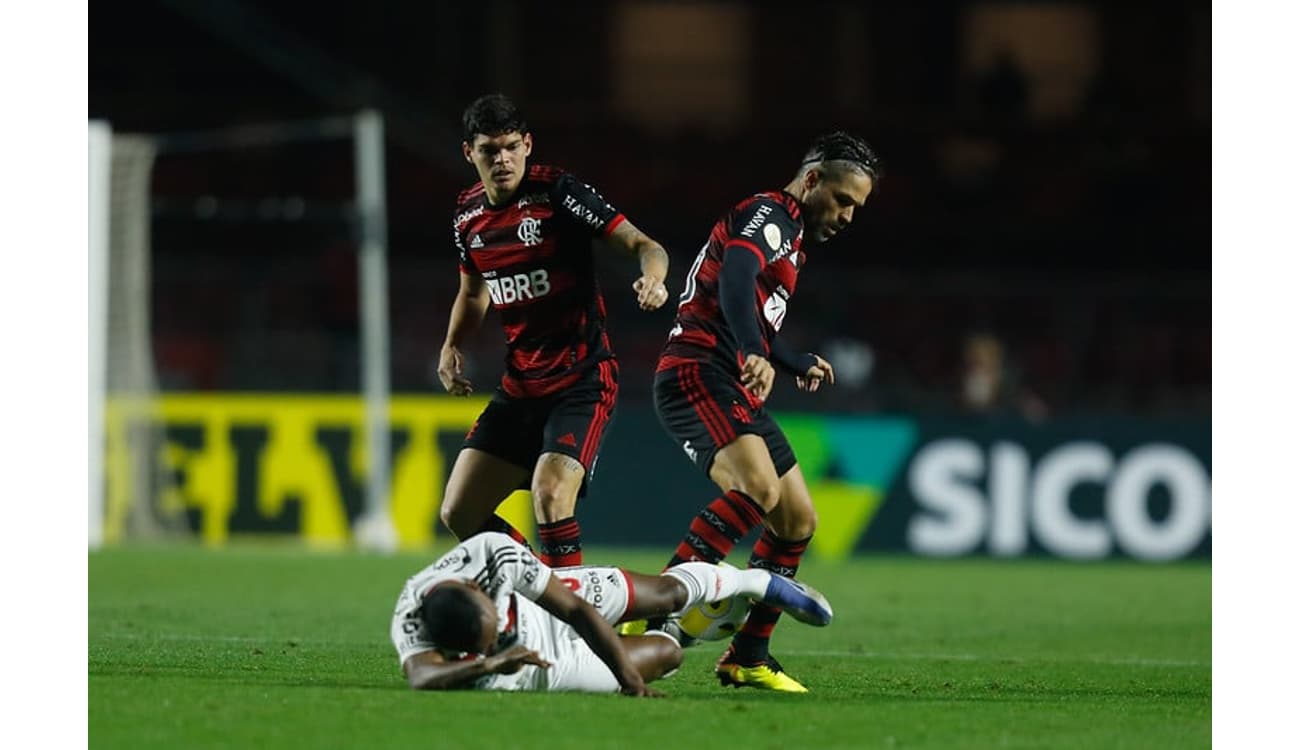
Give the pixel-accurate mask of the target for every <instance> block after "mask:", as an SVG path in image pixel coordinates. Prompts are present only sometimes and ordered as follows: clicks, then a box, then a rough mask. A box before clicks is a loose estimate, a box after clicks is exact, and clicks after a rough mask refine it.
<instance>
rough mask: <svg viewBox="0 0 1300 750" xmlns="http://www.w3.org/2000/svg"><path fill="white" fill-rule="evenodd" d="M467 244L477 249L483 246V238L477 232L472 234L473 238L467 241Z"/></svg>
mask: <svg viewBox="0 0 1300 750" xmlns="http://www.w3.org/2000/svg"><path fill="white" fill-rule="evenodd" d="M469 246H470V248H471V249H475V250H477V249H478V248H480V247H483V238H482V237H480V236H479V235H477V234H476V235H474V238H473V239H471V240H470V241H469Z"/></svg>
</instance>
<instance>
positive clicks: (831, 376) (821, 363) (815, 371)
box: [794, 354, 835, 393]
mask: <svg viewBox="0 0 1300 750" xmlns="http://www.w3.org/2000/svg"><path fill="white" fill-rule="evenodd" d="M813 357H815V358H816V359H817V364H815V365H813V366H812V367H809V368H808V372H806V373H804V375H803V377H801V378H795V379H794V382H795V385H797V386H799V390H801V391H807V392H809V393H816V392H817V389H818V388H821V387H822V381H825V382H827V383H830V384H831V385H835V370H833V369H832V368H831V363H830V362H827V361H826V360H824V359H822V358H821V356H819V355H817V354H814V355H813Z"/></svg>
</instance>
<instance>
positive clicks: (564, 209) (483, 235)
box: [451, 165, 623, 397]
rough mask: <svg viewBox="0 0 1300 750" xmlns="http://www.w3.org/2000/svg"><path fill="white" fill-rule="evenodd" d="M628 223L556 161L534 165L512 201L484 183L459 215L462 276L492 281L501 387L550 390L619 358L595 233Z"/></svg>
mask: <svg viewBox="0 0 1300 750" xmlns="http://www.w3.org/2000/svg"><path fill="white" fill-rule="evenodd" d="M622 221H623V214H621V213H619V211H618V210H617V209H615V208H614V207H613V206H611V205H610V204H609V203H608V202H606V201H605V199H604V198H602V197H601V195H600V194H599V193H597V192H596V190H595V189H593V188H592V187H591V186H590V185H587V184H585V183H583V182H582V181H580V180H578V179H577V178H575V177H574V176H573V175H571V174H568V173H567V172H564V171H563V170H560V169H557V168H555V167H548V166H542V165H534V166H531V167H529V168H528V173H527V174H526V175H525V176H524V179H523V181H522V182H521V183H520V185H519V189H518V190H516V191H515V193H514V195H512V196H511V198H510V201H509V202H508V203H505V204H504V205H500V206H493V205H491V204H490V203H488V199H487V192H486V191H485V190H484V188H483V183H482V182H479V183H477V184H475V185H474V186H473V187H471V188H469V189H468V190H465V191H464V192H462V193H461V194H460V196H459V198H458V199H457V201H456V211H455V214H454V216H453V218H452V226H451V229H452V237H453V239H454V240H455V242H456V247H457V248H458V249H459V250H460V269H461V272H462V273H468V274H477V275H479V276H482V277H483V279H484V281H486V282H487V286H488V290H489V292H490V294H491V296H492V305H493V306H494V307H496V309H497V312H498V313H499V314H500V315H501V325H502V328H504V329H505V336H506V372H505V374H504V375H503V376H502V378H501V387H502V388H503V389H504V390H505V392H506V393H507V394H509V395H511V396H515V397H534V396H546V395H550V394H552V393H556V392H557V391H560V390H562V389H563V388H565V387H567V386H569V385H571V384H572V383H574V382H576V381H577V380H578V379H579V377H581V375H582V374H583V373H584V372H585V371H586V370H587V369H588V368H590V367H591V366H593V365H595V364H596V363H598V362H600V361H601V360H605V359H610V358H612V357H613V356H614V354H613V352H612V351H611V350H610V346H609V337H608V335H607V334H606V333H605V300H604V298H602V297H601V294H600V288H599V286H598V285H597V283H596V271H595V264H594V261H593V259H592V255H591V252H592V249H591V240H592V238H594V237H597V236H601V235H608V234H609V233H611V232H613V231H614V228H615V227H617V226H618V225H619V224H620V223H621V222H622Z"/></svg>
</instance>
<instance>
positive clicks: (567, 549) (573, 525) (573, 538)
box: [537, 516, 582, 568]
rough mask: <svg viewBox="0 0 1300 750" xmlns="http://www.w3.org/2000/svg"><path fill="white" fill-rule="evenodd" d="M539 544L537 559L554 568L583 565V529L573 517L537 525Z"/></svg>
mask: <svg viewBox="0 0 1300 750" xmlns="http://www.w3.org/2000/svg"><path fill="white" fill-rule="evenodd" d="M537 542H538V544H537V546H538V553H537V557H538V558H540V559H541V561H542V562H544V563H546V564H547V565H549V566H550V567H552V568H572V567H573V566H575V565H581V564H582V529H580V528H578V519H576V518H573V517H572V516H570V517H569V518H565V519H564V520H561V521H554V522H552V523H539V524H537Z"/></svg>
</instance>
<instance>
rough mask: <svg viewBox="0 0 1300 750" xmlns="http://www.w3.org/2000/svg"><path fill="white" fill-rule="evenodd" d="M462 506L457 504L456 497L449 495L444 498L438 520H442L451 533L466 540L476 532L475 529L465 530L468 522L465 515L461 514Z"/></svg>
mask: <svg viewBox="0 0 1300 750" xmlns="http://www.w3.org/2000/svg"><path fill="white" fill-rule="evenodd" d="M460 508H461V504H460V503H458V502H456V498H455V497H454V496H451V495H448V496H447V497H445V498H443V501H442V507H441V508H439V509H438V518H439V519H441V520H442V525H443V526H446V527H447V528H448V529H451V533H453V534H455V535H456V536H457V537H459V538H461V539H464V538H465V537H466V536H468V535H469V534H471V533H473V532H474V529H467V528H465V525H466V523H467V522H468V520H467V519H466V518H465V515H464V513H462V512H460Z"/></svg>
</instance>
